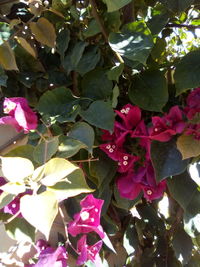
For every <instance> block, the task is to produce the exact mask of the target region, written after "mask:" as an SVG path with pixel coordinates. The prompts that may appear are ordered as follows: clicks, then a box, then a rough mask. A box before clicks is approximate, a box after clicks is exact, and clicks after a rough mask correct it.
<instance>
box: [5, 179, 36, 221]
mask: <svg viewBox="0 0 200 267" xmlns="http://www.w3.org/2000/svg"><path fill="white" fill-rule="evenodd" d="M6 183H7V182H6V180H5V179H4V178H3V177H0V186H3V185H5V184H6ZM2 192H3V191H2V190H1V189H0V194H1V193H2ZM31 193H32V191H31V190H27V191H26V192H25V193H20V194H18V195H17V196H16V197H15V198H14V199H13V200H12V201H11V202H10V203H9V204H7V205H6V206H4V207H3V208H2V209H1V211H2V212H4V213H9V214H12V215H15V214H16V213H18V212H19V210H20V199H21V197H23V196H24V195H26V194H31ZM17 217H22V214H21V213H19V214H18V216H17Z"/></svg>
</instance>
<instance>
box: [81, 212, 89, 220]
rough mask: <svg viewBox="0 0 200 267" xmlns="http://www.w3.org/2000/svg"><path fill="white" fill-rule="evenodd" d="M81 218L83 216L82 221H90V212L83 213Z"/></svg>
mask: <svg viewBox="0 0 200 267" xmlns="http://www.w3.org/2000/svg"><path fill="white" fill-rule="evenodd" d="M80 216H81V219H82V220H83V221H86V220H88V218H89V217H90V214H89V212H87V211H83V212H81V214H80Z"/></svg>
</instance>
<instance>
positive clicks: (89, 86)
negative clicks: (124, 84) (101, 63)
mask: <svg viewBox="0 0 200 267" xmlns="http://www.w3.org/2000/svg"><path fill="white" fill-rule="evenodd" d="M112 85H113V84H112V81H110V80H109V79H108V78H107V75H106V71H105V70H103V69H100V68H98V69H95V70H92V71H90V72H89V73H87V74H85V75H84V77H83V80H82V89H83V90H82V93H83V96H85V97H89V98H92V99H94V100H98V99H106V98H108V97H109V96H110V95H111V93H112Z"/></svg>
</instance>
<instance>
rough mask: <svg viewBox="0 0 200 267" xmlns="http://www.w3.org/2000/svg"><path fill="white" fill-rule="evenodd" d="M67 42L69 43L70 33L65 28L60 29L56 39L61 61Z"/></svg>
mask: <svg viewBox="0 0 200 267" xmlns="http://www.w3.org/2000/svg"><path fill="white" fill-rule="evenodd" d="M69 41H70V31H69V30H68V29H67V28H66V29H62V30H61V31H60V32H59V33H58V35H57V39H56V46H57V51H58V53H59V54H60V56H61V59H62V60H63V59H64V55H65V51H66V50H67V48H68V45H69Z"/></svg>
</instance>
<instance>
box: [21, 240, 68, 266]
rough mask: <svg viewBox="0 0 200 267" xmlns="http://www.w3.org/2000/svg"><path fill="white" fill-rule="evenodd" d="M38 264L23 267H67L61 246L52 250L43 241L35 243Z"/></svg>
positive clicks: (65, 253) (64, 250) (65, 255)
mask: <svg viewBox="0 0 200 267" xmlns="http://www.w3.org/2000/svg"><path fill="white" fill-rule="evenodd" d="M36 248H37V254H38V262H37V263H36V264H25V267H50V266H51V267H67V252H66V249H65V248H64V247H62V246H59V247H57V248H52V247H51V246H50V245H49V244H48V243H47V242H46V241H45V240H41V239H40V240H38V241H37V243H36Z"/></svg>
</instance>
